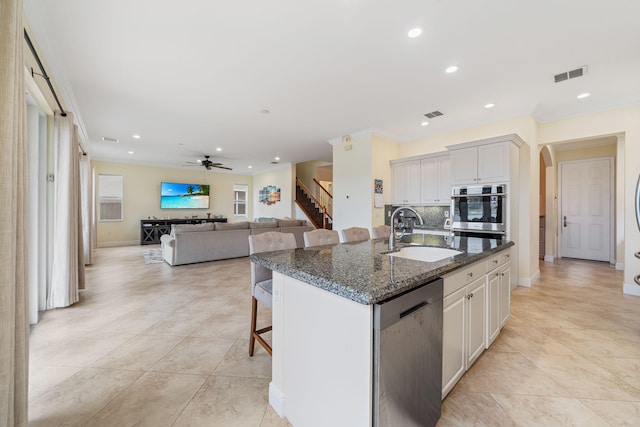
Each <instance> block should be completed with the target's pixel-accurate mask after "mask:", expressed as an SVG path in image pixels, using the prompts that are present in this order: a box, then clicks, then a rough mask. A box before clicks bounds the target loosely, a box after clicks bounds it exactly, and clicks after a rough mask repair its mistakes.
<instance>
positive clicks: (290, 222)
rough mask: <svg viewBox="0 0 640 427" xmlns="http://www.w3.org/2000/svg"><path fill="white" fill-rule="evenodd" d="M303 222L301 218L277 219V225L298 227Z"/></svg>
mask: <svg viewBox="0 0 640 427" xmlns="http://www.w3.org/2000/svg"><path fill="white" fill-rule="evenodd" d="M301 225H304V224H303V220H301V219H279V220H278V227H299V226H301Z"/></svg>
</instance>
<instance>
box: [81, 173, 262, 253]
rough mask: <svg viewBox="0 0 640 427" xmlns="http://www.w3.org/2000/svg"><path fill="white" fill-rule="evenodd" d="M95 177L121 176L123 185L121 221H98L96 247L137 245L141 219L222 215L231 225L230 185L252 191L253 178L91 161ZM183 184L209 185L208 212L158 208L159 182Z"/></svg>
mask: <svg viewBox="0 0 640 427" xmlns="http://www.w3.org/2000/svg"><path fill="white" fill-rule="evenodd" d="M93 164H94V167H95V173H96V176H97V175H98V174H110V175H121V176H122V177H123V181H124V183H123V185H124V205H123V206H124V212H123V221H118V222H98V225H97V240H98V245H99V246H108V245H118V244H136V243H139V242H140V220H141V219H146V218H147V217H154V216H155V217H157V218H167V217H171V218H184V217H185V216H189V217H190V216H192V215H198V216H199V217H200V218H206V216H207V215H206V214H207V212H210V213H211V214H212V215H223V216H224V217H226V218H228V219H229V221H230V222H232V221H234V217H233V185H234V184H245V185H248V186H249V194H251V191H252V186H251V183H252V177H251V176H248V175H234V174H225V173H217V172H212V171H206V172H205V171H204V169H202V170H201V169H199V168H194V170H185V169H174V168H159V167H153V166H143V165H130V164H123V163H108V162H98V161H95V162H93ZM163 181H168V182H184V183H194V184H209V185H210V186H211V189H210V194H211V199H210V207H209V209H188V210H187V209H160V183H161V182H163ZM251 215H252V203H250V204H249V217H250V218H251Z"/></svg>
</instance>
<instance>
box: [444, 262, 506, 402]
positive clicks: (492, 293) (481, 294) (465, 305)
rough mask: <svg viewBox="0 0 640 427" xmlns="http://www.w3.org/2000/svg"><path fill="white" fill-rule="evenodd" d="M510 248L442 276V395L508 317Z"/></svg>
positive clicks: (491, 340) (484, 347)
mask: <svg viewBox="0 0 640 427" xmlns="http://www.w3.org/2000/svg"><path fill="white" fill-rule="evenodd" d="M510 253H511V251H510V250H509V249H507V250H504V251H501V252H498V253H497V254H494V255H493V256H492V257H490V258H488V259H485V260H483V261H479V262H476V263H474V264H470V265H468V266H466V267H463V268H462V269H460V270H458V271H455V272H453V273H450V274H447V275H445V276H444V284H443V285H444V288H443V294H444V301H443V312H442V398H443V399H444V398H445V396H446V395H447V394H448V393H449V392H450V391H451V389H453V387H454V386H455V385H456V383H457V382H458V380H459V379H460V378H461V377H462V375H464V373H465V372H466V371H467V370H468V369H469V368H470V367H471V365H473V363H474V362H475V361H476V359H477V358H478V357H480V355H481V354H482V352H483V351H484V350H485V349H486V348H489V345H491V343H492V342H493V340H495V338H496V337H497V336H498V335H499V334H500V329H501V328H502V327H503V326H504V324H505V323H506V321H507V319H508V318H509V309H510V300H509V298H510V297H511V288H510V284H509V282H510V277H509V276H510V265H511V263H510V262H509V261H510Z"/></svg>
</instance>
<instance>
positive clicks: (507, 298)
mask: <svg viewBox="0 0 640 427" xmlns="http://www.w3.org/2000/svg"><path fill="white" fill-rule="evenodd" d="M510 258H511V251H510V250H506V251H503V252H500V253H499V254H497V255H495V256H493V257H491V258H490V259H489V260H488V261H487V264H488V266H487V269H488V270H489V272H488V273H487V296H488V299H487V303H488V306H487V345H486V348H489V346H490V345H491V343H493V341H494V340H495V339H496V337H497V336H498V334H499V333H500V329H502V327H503V326H504V325H505V323H507V320H508V319H509V312H510V308H511V284H510V282H511V268H510V267H511V263H510V262H509V261H510Z"/></svg>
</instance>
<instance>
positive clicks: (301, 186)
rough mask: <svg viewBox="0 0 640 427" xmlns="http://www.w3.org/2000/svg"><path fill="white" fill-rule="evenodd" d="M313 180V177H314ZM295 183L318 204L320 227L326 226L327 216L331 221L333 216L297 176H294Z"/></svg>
mask: <svg viewBox="0 0 640 427" xmlns="http://www.w3.org/2000/svg"><path fill="white" fill-rule="evenodd" d="M314 181H315V179H314ZM296 184H297V185H298V186H299V187H300V188H301V189H302V190H303V191H304V192H305V193H307V195H308V196H309V197H311V200H313V202H314V203H315V204H316V205H317V206H318V208H320V211H321V214H322V228H327V218H329V219H330V220H331V221H333V218H332V217H331V215H330V214H329V212H328V211H327V207H326V206H325V205H323V204H322V203H321V202H320V200H318V199H317V198H316V196H314V195H313V193H312V192H311V191H309V188H307V186H306V185H304V184H303V183H302V181H300V179H299V178H297V177H296Z"/></svg>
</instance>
